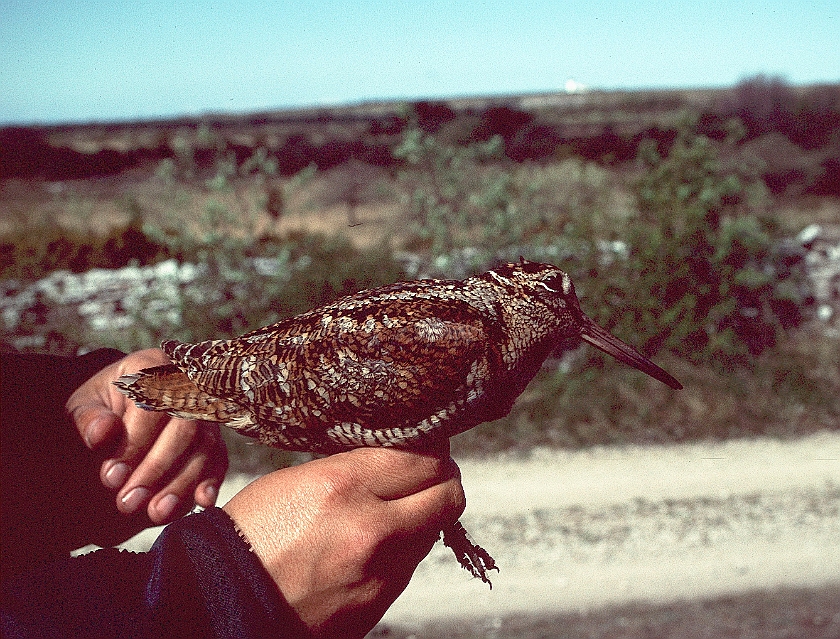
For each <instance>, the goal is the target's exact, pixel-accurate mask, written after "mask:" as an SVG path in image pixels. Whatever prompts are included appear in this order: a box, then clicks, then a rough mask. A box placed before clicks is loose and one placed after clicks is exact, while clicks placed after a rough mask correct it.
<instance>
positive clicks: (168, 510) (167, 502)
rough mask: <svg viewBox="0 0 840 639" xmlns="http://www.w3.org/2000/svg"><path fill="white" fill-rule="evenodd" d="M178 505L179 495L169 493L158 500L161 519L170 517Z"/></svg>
mask: <svg viewBox="0 0 840 639" xmlns="http://www.w3.org/2000/svg"><path fill="white" fill-rule="evenodd" d="M177 507H178V497H176V496H175V495H167V496H166V497H164V498H163V499H161V500H160V501H159V502H158V506H157V511H158V515H159V516H160V518H161V519H168V518H169V516H170V515H171V514H172V513H173V512H174V511H175V509H176V508H177Z"/></svg>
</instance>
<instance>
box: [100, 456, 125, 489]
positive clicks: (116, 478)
mask: <svg viewBox="0 0 840 639" xmlns="http://www.w3.org/2000/svg"><path fill="white" fill-rule="evenodd" d="M129 474H131V468H129V467H128V464H124V463H123V462H117V463H115V464H114V465H113V466H111V467H110V468H109V469H108V470H107V472H106V473H105V485H106V486H108V487H109V488H114V489H117V488H122V487H123V484H125V480H126V479H128V476H129Z"/></svg>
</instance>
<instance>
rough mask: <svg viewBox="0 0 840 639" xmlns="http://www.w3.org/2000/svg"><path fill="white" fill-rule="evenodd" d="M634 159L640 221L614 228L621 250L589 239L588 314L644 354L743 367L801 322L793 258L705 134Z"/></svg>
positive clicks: (803, 294)
mask: <svg viewBox="0 0 840 639" xmlns="http://www.w3.org/2000/svg"><path fill="white" fill-rule="evenodd" d="M640 155H641V157H640V161H641V163H642V168H643V174H642V176H641V177H640V178H639V179H638V180H637V181H636V182H635V183H634V184H633V192H634V195H635V198H636V203H637V209H638V219H635V220H632V221H631V222H630V223H629V224H628V225H627V226H626V227H625V228H626V231H625V232H624V233H622V234H620V236H619V235H618V234H616V237H620V238H621V243H620V244H619V246H620V247H621V248H622V249H623V250H624V251H625V253H624V254H619V255H613V256H612V257H610V256H609V253H607V254H604V253H603V251H600V250H599V249H598V247H597V246H591V245H590V249H589V251H588V257H587V259H586V260H585V265H586V267H587V269H588V271H589V273H588V274H589V278H588V279H587V295H588V297H589V298H590V299H593V300H594V301H596V310H595V319H596V320H600V322H601V323H602V324H603V325H604V326H605V327H607V328H608V329H611V330H613V329H614V330H616V331H617V332H618V333H621V334H625V335H635V336H636V343H637V344H638V345H640V346H641V349H642V350H643V351H644V352H645V353H647V354H648V355H653V354H655V353H657V352H659V351H661V350H666V351H670V352H672V353H674V354H677V355H679V356H680V357H681V358H684V359H688V360H690V361H693V362H697V363H701V362H702V363H706V362H715V363H717V364H720V365H723V366H725V367H727V368H731V367H732V366H735V365H742V366H748V365H749V364H750V360H751V358H752V357H754V356H756V355H758V354H760V353H762V352H763V351H764V350H765V349H766V348H768V347H770V346H773V345H774V344H775V343H776V340H777V339H778V337H779V335H780V332H781V331H783V330H785V329H788V328H791V327H794V326H797V325H799V324H800V323H801V321H802V319H803V315H802V308H803V306H804V304H805V302H806V300H807V297H808V291H807V287H806V285H805V278H804V273H803V272H802V270H801V268H800V266H801V265H800V264H798V262H799V256H797V255H796V254H791V253H789V252H787V251H786V250H785V248H784V247H785V245H784V244H783V243H782V242H781V238H779V237H777V236H776V225H775V224H774V223H773V222H772V220H769V219H768V218H765V217H764V216H762V215H760V214H759V213H760V212H758V211H755V210H752V209H751V207H750V206H749V203H748V198H747V195H746V193H747V186H748V185H745V184H744V183H743V182H742V181H741V179H740V178H739V176H738V175H737V174H736V173H735V172H734V171H727V170H723V169H722V168H721V164H720V162H719V160H718V154H717V152H716V149H715V147H714V145H713V143H712V142H711V141H710V140H709V139H708V138H705V137H704V136H696V135H694V134H693V133H692V132H691V129H690V127H689V126H684V127H683V128H682V129H681V131H680V134H679V136H678V138H677V140H676V142H675V144H674V146H673V147H672V148H671V151H670V153H669V155H668V156H667V157H661V156H660V155H659V153H658V152H657V151H656V150H655V148H654V147H653V145H652V144H651V145H644V146H643V147H642V151H641V154H640ZM580 230H582V231H583V232H584V233H587V232H588V231H590V230H589V229H586V228H583V229H579V232H580ZM587 235H589V237H591V236H592V235H596V234H593V233H591V232H588V233H587Z"/></svg>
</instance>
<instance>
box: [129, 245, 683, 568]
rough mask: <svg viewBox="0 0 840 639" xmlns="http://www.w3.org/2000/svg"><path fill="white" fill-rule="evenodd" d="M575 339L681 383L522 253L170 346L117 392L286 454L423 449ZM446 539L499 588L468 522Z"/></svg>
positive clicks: (498, 400) (505, 395) (494, 402)
mask: <svg viewBox="0 0 840 639" xmlns="http://www.w3.org/2000/svg"><path fill="white" fill-rule="evenodd" d="M572 338H580V339H583V340H584V341H586V342H588V343H590V344H592V345H593V346H595V347H597V348H599V349H601V350H603V351H605V352H607V353H609V354H610V355H612V356H614V357H616V358H617V359H619V360H620V361H622V362H624V363H626V364H629V365H630V366H633V367H635V368H638V369H639V370H641V371H643V372H645V373H647V374H648V375H650V376H651V377H654V378H656V379H658V380H659V381H661V382H663V383H665V384H667V385H668V386H670V387H671V388H674V389H679V388H682V386H681V385H680V383H679V382H678V381H677V380H676V379H674V378H673V377H672V376H671V375H669V374H668V373H667V372H665V371H664V370H662V369H661V368H659V367H658V366H657V365H656V364H654V363H653V362H651V361H650V360H649V359H648V358H646V357H645V356H643V355H642V354H641V353H639V352H638V351H636V350H635V349H634V348H632V347H631V346H628V345H627V344H625V343H624V342H622V341H621V340H619V339H618V338H617V337H614V336H613V335H611V334H610V333H608V332H607V331H606V330H604V329H603V328H601V327H600V326H598V325H597V324H595V323H594V322H593V321H592V320H591V319H589V318H588V317H587V316H586V315H584V314H583V312H582V311H581V309H580V304H579V302H578V299H577V296H576V294H575V289H574V286H573V284H572V281H571V279H570V278H569V276H568V275H567V274H566V273H564V272H563V271H561V270H560V269H558V268H557V267H555V266H552V265H550V264H539V263H536V262H529V261H526V260H524V259H521V258H520V262H519V263H518V264H507V265H504V266H501V267H498V268H495V269H493V270H490V271H487V272H486V273H483V274H482V275H479V276H477V277H471V278H468V279H465V280H463V281H459V280H418V281H411V282H402V283H397V284H392V285H389V286H383V287H380V288H376V289H371V290H367V291H362V292H360V293H356V294H355V295H350V296H348V297H344V298H341V299H339V300H338V301H336V302H333V303H332V304H328V305H326V306H323V307H321V308H319V309H316V310H313V311H309V312H307V313H304V314H302V315H298V316H297V317H293V318H290V319H286V320H283V321H280V322H277V323H276V324H272V325H271V326H266V327H265V328H260V329H258V330H255V331H253V332H250V333H247V334H245V335H243V336H242V337H239V338H236V339H231V340H210V341H206V342H200V343H198V344H184V343H180V342H177V341H166V342H163V344H162V345H161V346H162V348H163V350H164V351H165V352H166V354H167V355H168V356H169V357H170V358H171V359H172V362H173V364H170V365H165V366H158V367H155V368H149V369H145V370H142V371H139V372H138V373H136V374H133V375H125V376H123V377H121V378H120V379H119V380H117V381H116V382H115V384H116V385H117V386H118V387H119V388H120V390H121V391H122V392H123V393H125V394H126V395H127V396H128V397H130V398H131V399H132V400H134V401H135V402H137V404H138V406H140V407H142V408H145V409H147V410H156V411H165V412H167V413H169V414H170V415H173V416H176V417H183V418H187V419H202V420H208V421H216V422H224V423H226V424H227V425H228V426H230V427H231V428H233V429H234V430H236V431H238V432H240V433H242V434H245V435H248V436H250V437H255V438H256V439H258V440H259V441H261V442H263V443H264V444H268V445H270V446H275V447H278V448H283V449H287V450H298V451H309V452H314V453H324V454H331V453H336V452H340V451H343V450H347V449H350V448H356V447H360V446H395V447H400V448H422V447H423V446H424V445H426V444H428V443H430V442H432V441H434V440H439V439H440V438H443V437H451V436H452V435H456V434H458V433H461V432H463V431H465V430H468V429H470V428H472V427H473V426H476V425H478V424H481V423H482V422H486V421H491V420H494V419H498V418H500V417H503V416H504V415H506V414H507V413H508V412H509V411H510V409H511V407H512V406H513V403H514V401H515V400H516V398H517V397H518V396H519V395H520V393H521V392H522V391H523V390H524V389H525V386H526V385H527V384H528V382H530V381H531V379H532V378H533V377H534V375H536V373H537V371H538V370H539V368H540V366H541V365H542V363H543V362H544V361H545V359H546V358H547V357H548V356H549V354H551V352H552V351H554V350H555V348H556V347H557V346H558V345H559V344H561V343H563V342H564V341H566V340H569V339H572ZM442 532H443V540H444V543H445V544H446V545H447V546H450V547H451V548H452V549H453V551H454V552H455V555H456V557H457V558H458V560H459V562H460V563H461V565H462V566H464V568H466V569H467V570H469V571H470V572H471V573H472V574H473V575H474V576H476V577H479V578H480V579H482V580H483V581H485V582H487V583H489V580H488V578H487V571H488V570H490V569H494V568H496V565H495V562H494V561H493V559H492V557H490V555H489V554H488V553H487V552H486V551H485V550H484V549H482V548H481V547H479V546H477V545H475V544H473V543H472V542H470V541H469V539H468V538H467V536H466V533H465V531H464V529H463V527H462V526H461V525H460V523H456V524H455V525H454V526H452V527H450V528H447V529H446V530H443V531H442Z"/></svg>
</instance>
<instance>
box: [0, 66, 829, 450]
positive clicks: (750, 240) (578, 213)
mask: <svg viewBox="0 0 840 639" xmlns="http://www.w3.org/2000/svg"><path fill="white" fill-rule="evenodd" d="M838 96H840V88H838V87H836V86H827V87H810V88H795V87H790V86H787V85H785V84H784V83H781V82H779V81H777V80H773V79H767V78H755V79H753V80H750V81H747V82H744V83H743V84H741V85H739V86H738V87H735V88H734V89H731V90H725V91H694V92H686V91H682V92H681V91H672V92H647V93H606V94H604V93H592V94H585V95H573V96H566V95H559V96H550V95H546V96H525V97H521V98H509V99H499V100H471V101H470V100H464V101H458V102H453V103H449V104H447V103H429V102H423V103H417V104H414V105H390V104H382V105H364V106H360V107H348V108H345V109H335V110H332V111H328V112H327V111H324V112H318V111H304V112H297V113H268V114H258V115H252V116H247V117H246V116H242V117H226V118H212V117H207V118H204V119H201V120H197V121H188V120H184V121H170V122H156V123H155V122H142V123H124V124H122V123H117V124H91V125H85V126H66V127H62V126H55V127H43V128H34V129H14V128H7V129H3V130H0V177H1V178H2V181H0V238H2V240H3V243H2V253H0V266H2V270H3V277H4V278H6V281H7V282H9V281H11V280H17V281H18V282H19V283H20V282H22V281H26V280H32V279H36V278H38V277H41V276H43V275H45V274H46V273H48V272H50V271H52V270H55V269H70V270H73V271H79V272H80V271H85V270H87V269H89V268H91V267H94V266H104V267H120V266H123V265H125V264H130V263H135V264H137V263H139V264H146V263H154V262H156V261H160V260H163V259H167V258H172V257H174V258H176V259H177V260H179V261H181V262H193V263H201V264H204V265H205V266H206V267H207V269H208V271H207V275H208V277H209V278H210V279H209V280H208V282H207V283H206V284H205V288H204V289H201V290H203V291H204V292H203V293H200V294H197V295H198V297H197V298H196V295H193V298H191V299H193V301H192V302H190V304H191V305H192V306H193V308H192V310H190V309H189V308H187V307H185V311H184V315H183V317H184V320H183V325H182V326H178V327H171V326H166V325H156V326H151V327H150V326H141V327H140V329H142V330H139V329H138V330H133V331H128V332H125V333H112V334H109V335H107V336H104V341H106V342H107V343H108V344H109V345H115V346H119V347H121V348H124V349H130V348H139V347H143V346H148V345H152V344H154V343H155V342H156V341H157V340H158V339H160V338H162V337H167V336H171V333H172V332H174V333H175V336H177V337H181V338H183V339H198V338H204V337H211V336H224V335H231V334H235V333H237V332H241V331H242V330H245V329H246V328H249V327H254V326H257V325H261V324H264V323H267V322H270V321H274V320H276V319H277V318H278V317H280V316H283V315H287V314H289V313H292V312H300V311H302V310H305V309H306V308H309V307H311V306H313V305H315V304H317V303H322V302H325V301H328V300H329V299H332V298H334V297H335V296H337V295H340V294H343V293H348V292H351V291H353V290H357V289H358V288H362V287H364V286H372V285H376V284H380V283H385V282H389V281H393V280H394V279H396V278H398V277H400V274H401V273H402V276H404V277H405V276H407V277H417V276H427V275H434V276H448V277H463V276H464V275H467V274H469V273H471V272H475V271H478V270H480V269H483V268H485V267H487V266H489V265H491V264H492V263H493V262H494V261H495V260H499V259H515V258H516V257H517V256H518V255H520V254H522V255H525V256H526V257H530V258H534V259H541V260H544V261H553V262H555V263H558V264H560V265H562V266H563V267H564V268H566V269H567V270H568V271H569V272H570V273H572V275H573V277H574V278H575V280H576V282H577V283H578V290H579V293H580V294H581V295H582V297H583V298H584V299H583V305H584V308H585V309H586V310H587V311H588V312H589V313H591V314H593V315H594V316H595V317H597V318H598V320H599V321H601V322H602V323H603V324H605V325H607V326H608V327H610V328H611V329H613V330H614V331H616V332H617V333H618V334H620V335H622V336H623V337H624V338H626V339H627V340H628V341H631V342H634V343H635V344H637V345H639V346H640V347H642V348H643V349H644V350H645V351H646V353H647V354H649V355H651V356H656V357H657V358H658V359H659V360H660V361H661V362H662V363H663V364H664V365H665V366H666V367H667V368H669V369H673V370H674V372H675V373H676V374H677V376H678V377H679V378H680V379H681V380H682V381H683V383H684V384H685V386H686V390H685V391H683V392H682V393H680V394H679V395H678V396H676V397H672V396H671V394H669V393H664V392H663V391H662V389H660V388H658V387H657V386H656V384H655V383H649V382H648V380H644V379H640V376H637V375H634V374H633V373H632V372H627V371H623V370H621V369H619V368H617V367H614V366H613V365H612V364H611V363H608V362H605V361H604V360H603V359H601V358H599V357H595V356H593V355H592V354H591V352H590V351H586V350H583V351H575V352H574V353H573V354H572V355H571V356H569V355H567V356H566V357H565V358H563V359H562V360H552V361H550V362H549V366H547V367H546V369H545V370H544V371H543V372H542V373H541V374H540V376H539V377H538V380H537V381H536V382H535V384H534V385H532V387H531V388H529V390H528V391H527V392H526V393H525V395H524V396H523V397H522V398H521V400H520V401H519V402H518V403H517V406H516V408H515V410H514V412H513V413H512V415H511V416H510V417H509V418H508V419H506V420H502V421H501V422H497V423H496V424H495V425H492V426H487V427H483V428H481V429H476V430H475V431H473V432H471V433H468V434H466V435H464V436H463V437H462V439H461V440H460V442H461V443H460V444H459V445H460V446H463V447H465V448H467V449H469V450H472V451H474V452H478V451H486V450H496V449H499V448H509V447H525V448H527V447H529V446H532V445H535V444H548V445H555V446H580V445H589V444H593V443H609V442H622V441H673V440H682V439H696V438H707V437H713V438H720V437H723V438H725V437H731V436H744V435H750V434H753V433H769V434H774V435H778V436H792V435H797V434H801V433H804V432H811V431H813V430H819V429H821V428H836V427H837V423H838V414H840V406H838V401H840V400H838V397H840V372H838V371H840V362H838V349H837V348H836V334H834V333H831V332H830V330H828V329H829V326H827V325H826V324H824V323H821V322H819V321H816V320H815V319H813V315H814V309H815V306H814V300H813V297H812V293H811V291H810V289H809V284H808V281H807V278H805V275H804V271H803V263H802V250H803V249H802V247H801V246H800V247H796V246H795V243H793V244H792V243H791V239H792V238H794V237H795V235H796V234H797V233H798V232H799V231H800V230H801V229H802V228H803V227H805V226H806V225H808V224H811V223H815V222H818V223H820V224H823V225H828V226H837V225H840V199H838V198H840V177H838V176H839V175H840V173H838V171H840V97H838ZM262 257H267V258H271V259H273V260H275V263H276V264H277V265H278V268H280V269H281V272H283V273H284V277H282V278H278V277H266V276H265V275H261V274H257V273H254V272H253V271H252V270H251V271H249V270H248V269H249V268H253V267H252V266H248V263H247V259H250V258H262ZM281 280H282V281H281ZM15 286H18V287H19V284H16V285H14V286H12V289H9V288H8V286H7V290H16V289H15ZM211 287H215V288H218V289H219V291H218V293H219V294H220V295H221V297H219V296H218V295H214V294H213V293H212V291H211ZM710 287H711V290H709V289H710ZM202 296H204V297H202ZM204 298H206V299H204ZM196 299H198V302H197V303H195V300H196ZM202 300H203V301H202ZM33 317H34V319H33V318H32V317H30V318H29V319H28V320H27V321H23V320H21V321H17V322H15V321H12V322H11V323H10V322H9V321H8V320H7V322H6V327H5V330H6V335H5V337H4V342H6V343H14V337H15V335H16V334H19V333H21V332H24V333H26V334H27V335H30V334H31V335H32V336H34V337H33V339H31V340H30V341H29V342H28V343H34V344H36V345H37V344H38V343H40V344H41V348H46V347H47V345H48V344H60V345H61V348H62V349H64V350H68V349H70V350H72V349H74V348H76V347H77V346H86V347H91V346H94V345H96V344H99V343H102V342H103V336H102V335H101V334H96V335H93V334H88V335H85V334H79V326H78V321H77V320H74V315H73V313H72V312H42V313H41V314H40V315H37V314H35V315H34V316H33ZM44 318H46V319H44ZM55 318H63V321H64V322H67V323H66V324H64V325H61V324H55V323H54V320H55ZM161 331H163V332H164V333H163V334H161ZM166 331H169V333H166ZM56 334H60V335H62V336H63V337H64V338H65V339H63V340H55V339H52V340H50V339H46V338H44V339H41V341H40V342H39V341H38V339H37V337H38V336H39V335H42V336H43V335H53V336H55V335H56ZM36 347H37V346H36Z"/></svg>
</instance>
